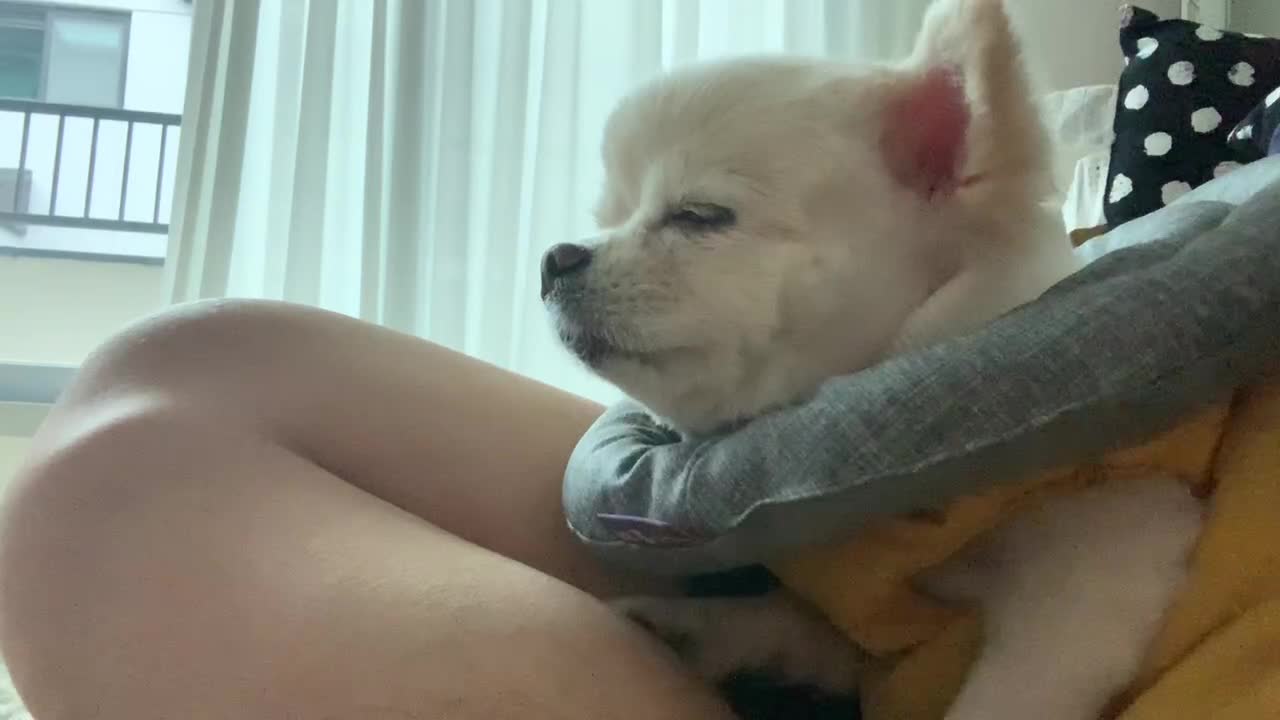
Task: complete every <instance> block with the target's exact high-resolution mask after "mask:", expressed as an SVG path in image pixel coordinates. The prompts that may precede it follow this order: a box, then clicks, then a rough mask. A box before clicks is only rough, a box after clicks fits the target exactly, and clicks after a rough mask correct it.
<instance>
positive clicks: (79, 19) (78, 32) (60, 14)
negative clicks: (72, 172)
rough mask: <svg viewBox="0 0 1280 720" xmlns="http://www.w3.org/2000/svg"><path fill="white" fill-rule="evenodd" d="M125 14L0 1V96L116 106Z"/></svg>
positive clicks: (122, 68)
mask: <svg viewBox="0 0 1280 720" xmlns="http://www.w3.org/2000/svg"><path fill="white" fill-rule="evenodd" d="M128 44H129V15H128V14H127V13H113V12H100V11H94V10H78V9H71V8H62V7H51V6H45V5H33V4H28V3H16V2H4V1H3V0H0V97H12V98H23V99H27V100H43V101H45V102H52V103H66V104H69V105H92V106H97V107H120V106H121V105H122V103H123V100H124V73H125V61H126V55H127V51H128Z"/></svg>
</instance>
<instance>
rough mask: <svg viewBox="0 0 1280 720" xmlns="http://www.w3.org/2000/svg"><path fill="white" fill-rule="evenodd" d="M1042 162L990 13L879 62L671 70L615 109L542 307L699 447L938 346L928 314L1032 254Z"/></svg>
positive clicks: (770, 62) (1009, 45)
mask: <svg viewBox="0 0 1280 720" xmlns="http://www.w3.org/2000/svg"><path fill="white" fill-rule="evenodd" d="M1044 145H1045V138H1044V131H1043V129H1042V127H1041V126H1040V124H1039V119H1038V116H1037V115H1036V112H1035V109H1034V104H1033V102H1032V98H1031V90H1030V87H1029V83H1028V81H1027V78H1026V76H1025V72H1024V69H1023V67H1022V65H1021V61H1020V57H1019V52H1018V47H1017V42H1016V40H1015V37H1014V34H1013V31H1012V29H1011V27H1010V24H1009V21H1008V18H1007V17H1006V15H1005V13H1004V8H1003V6H1002V4H1001V3H1000V1H999V0H940V2H938V3H937V4H936V5H935V6H934V7H933V8H932V9H931V10H930V12H929V14H928V16H927V18H926V21H925V24H924V26H923V29H922V31H921V34H920V37H919V40H918V43H917V47H916V50H915V51H914V53H913V54H912V56H911V57H910V58H908V59H907V60H905V61H904V62H902V63H899V64H894V65H885V66H874V67H852V66H849V65H845V64H841V63H836V62H828V61H822V60H813V59H798V58H786V57H779V58H749V59H735V60H730V61H723V62H717V63H711V64H704V65H699V66H695V67H690V68H687V69H682V70H679V71H677V72H674V73H671V74H668V75H665V76H663V77H661V78H658V79H656V80H655V81H653V82H651V83H649V84H648V85H646V86H644V87H641V88H640V89H638V90H637V91H635V92H634V93H633V94H631V95H630V96H629V97H627V98H626V99H624V100H623V102H622V103H621V104H620V105H619V106H618V107H617V108H616V110H615V111H614V113H613V115H612V116H611V118H610V120H609V123H608V127H607V129H606V136H605V141H604V149H603V159H604V164H605V169H606V174H607V182H606V185H605V188H604V191H603V195H602V198H601V200H600V203H599V206H598V209H597V218H598V221H599V224H600V227H601V228H602V231H601V235H600V237H599V238H598V239H596V240H593V241H590V242H587V243H582V244H562V245H557V246H555V247H553V248H552V249H551V250H549V251H548V252H547V254H546V255H545V256H544V258H543V268H542V270H543V274H542V282H543V284H542V295H543V300H544V301H545V302H546V304H547V306H548V307H549V309H550V310H551V313H552V316H553V319H554V322H555V325H556V328H557V330H558V332H559V335H560V338H561V339H562V340H563V342H564V343H565V344H566V346H567V347H568V348H569V349H570V350H572V351H573V352H574V353H575V354H576V355H577V356H578V357H579V358H580V359H581V360H582V361H583V362H585V363H586V364H587V365H588V366H590V367H591V368H592V369H593V370H594V371H595V372H596V373H598V374H599V375H601V376H603V377H604V378H605V379H607V380H609V381H611V382H613V383H614V384H616V385H617V386H618V387H620V388H621V389H622V390H623V391H625V392H627V393H628V394H629V395H631V396H632V397H634V398H636V399H637V400H639V401H640V402H642V403H644V404H645V405H646V406H648V407H649V408H650V410H652V411H653V412H654V413H655V414H656V415H658V416H660V417H662V418H664V419H666V420H667V421H668V422H670V423H672V424H673V425H674V426H676V427H678V428H681V429H683V430H686V431H692V432H701V431H708V430H712V429H714V428H716V427H718V426H720V425H722V424H724V423H727V422H731V421H734V420H739V419H744V418H746V417H750V416H753V415H756V414H758V413H760V412H762V411H765V410H768V409H771V408H774V407H777V406H778V405H782V404H786V403H790V402H793V401H795V400H797V399H800V398H802V397H804V396H805V395H806V394H808V393H810V392H812V391H813V390H814V389H815V388H816V387H817V386H818V385H819V384H820V383H822V382H823V381H824V380H826V379H828V378H830V377H833V376H835V375H840V374H844V373H848V372H852V371H855V370H858V369H861V368H863V367H866V366H867V365H869V364H872V363H874V362H876V361H878V360H880V359H882V358H883V357H885V355H886V354H888V353H890V352H892V351H893V350H894V349H895V348H898V347H901V346H903V345H904V344H910V343H914V342H917V341H919V340H927V339H931V338H932V337H933V336H937V335H939V334H943V333H945V332H946V329H945V328H944V327H943V326H947V325H948V324H949V323H948V321H945V320H941V319H940V317H941V316H938V314H937V313H936V312H934V311H929V312H927V313H926V312H924V310H925V308H926V306H927V305H928V304H929V303H930V300H931V298H935V297H936V296H937V295H938V293H939V291H940V290H941V289H942V288H945V287H948V286H949V285H951V284H954V281H955V280H956V279H957V278H958V277H960V276H961V275H963V274H964V273H965V272H966V269H967V268H969V267H971V266H973V265H974V264H978V263H981V262H983V260H982V258H984V257H990V256H992V255H995V254H999V253H1001V252H1004V249H1006V248H1011V247H1014V246H1017V245H1020V244H1025V243H1027V242H1030V241H1031V240H1030V239H1029V238H1027V237H1026V236H1027V235H1028V234H1029V233H1030V232H1031V231H1030V229H1029V228H1030V227H1031V226H1032V225H1033V224H1034V220H1033V218H1034V217H1035V216H1036V214H1037V212H1038V199H1039V198H1040V197H1041V194H1042V191H1043V189H1044V187H1045V186H1044V182H1045V179H1046V178H1045V175H1046V167H1045V165H1046V160H1045V151H1044ZM1042 239H1043V238H1042ZM1064 245H1065V241H1064ZM922 314H925V315H929V316H930V317H931V318H933V320H932V321H925V320H922ZM986 319H989V318H983V320H986Z"/></svg>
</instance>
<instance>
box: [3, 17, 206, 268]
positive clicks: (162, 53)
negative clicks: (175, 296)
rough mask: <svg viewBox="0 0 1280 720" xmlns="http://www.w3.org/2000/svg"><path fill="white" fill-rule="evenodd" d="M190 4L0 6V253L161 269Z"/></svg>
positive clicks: (180, 110) (185, 62)
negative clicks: (125, 261) (148, 265)
mask: <svg viewBox="0 0 1280 720" xmlns="http://www.w3.org/2000/svg"><path fill="white" fill-rule="evenodd" d="M191 15H192V5H191V3H190V2H189V0H0V253H6V254H17V255H50V254H52V255H65V256H73V257H85V258H104V259H107V258H110V259H128V260H135V261H139V262H153V263H154V262H159V261H161V260H162V259H163V257H164V252H165V244H166V231H167V225H168V221H169V210H170V204H171V202H172V195H173V179H174V171H175V168H176V161H177V154H178V153H177V148H178V140H179V137H180V133H181V117H180V113H181V112H182V103H183V96H184V91H185V88H186V73H187V56H188V50H189V46H190V38H191Z"/></svg>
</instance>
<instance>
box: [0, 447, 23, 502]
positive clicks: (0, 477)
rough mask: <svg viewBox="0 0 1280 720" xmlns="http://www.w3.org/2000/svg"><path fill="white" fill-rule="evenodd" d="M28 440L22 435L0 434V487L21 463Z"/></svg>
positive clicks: (2, 486)
mask: <svg viewBox="0 0 1280 720" xmlns="http://www.w3.org/2000/svg"><path fill="white" fill-rule="evenodd" d="M29 443H30V440H28V439H27V438H24V437H12V436H9V435H0V489H3V488H4V484H5V483H7V482H8V481H9V478H11V477H13V473H14V471H16V470H17V469H18V465H19V464H21V463H22V458H23V455H24V454H25V453H26V451H27V445H28V444H29Z"/></svg>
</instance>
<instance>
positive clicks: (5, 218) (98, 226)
mask: <svg viewBox="0 0 1280 720" xmlns="http://www.w3.org/2000/svg"><path fill="white" fill-rule="evenodd" d="M0 223H16V224H27V225H48V226H53V227H66V228H81V229H86V230H124V231H126V232H139V233H165V232H169V226H168V225H167V224H160V223H149V222H142V221H139V220H102V219H99V218H83V217H76V216H74V215H40V214H36V213H10V212H0Z"/></svg>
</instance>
